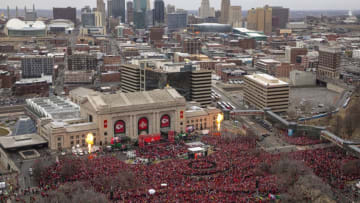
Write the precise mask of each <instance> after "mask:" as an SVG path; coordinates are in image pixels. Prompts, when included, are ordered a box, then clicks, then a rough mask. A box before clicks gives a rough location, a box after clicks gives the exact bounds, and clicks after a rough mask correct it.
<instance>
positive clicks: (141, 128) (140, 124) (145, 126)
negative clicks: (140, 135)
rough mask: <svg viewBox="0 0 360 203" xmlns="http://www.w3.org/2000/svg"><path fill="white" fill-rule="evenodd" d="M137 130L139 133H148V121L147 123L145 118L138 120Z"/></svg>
mask: <svg viewBox="0 0 360 203" xmlns="http://www.w3.org/2000/svg"><path fill="white" fill-rule="evenodd" d="M138 129H139V132H141V131H146V132H148V129H149V121H148V119H147V118H145V117H143V118H140V119H139V122H138Z"/></svg>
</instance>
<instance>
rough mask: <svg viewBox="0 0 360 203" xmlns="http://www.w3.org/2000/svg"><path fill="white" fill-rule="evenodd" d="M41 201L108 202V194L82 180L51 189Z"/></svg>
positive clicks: (40, 202) (58, 202)
mask: <svg viewBox="0 0 360 203" xmlns="http://www.w3.org/2000/svg"><path fill="white" fill-rule="evenodd" d="M37 202H39V203H48V202H52V203H67V202H77V203H103V202H108V200H107V198H106V196H105V195H104V194H101V193H97V192H95V191H94V189H93V188H92V187H91V186H90V185H86V187H85V185H84V183H81V182H74V183H66V184H64V185H62V186H61V187H60V188H59V189H57V190H55V191H50V192H49V193H48V196H46V197H43V198H40V199H39V200H38V201H37Z"/></svg>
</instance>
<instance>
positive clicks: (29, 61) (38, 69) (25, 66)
mask: <svg viewBox="0 0 360 203" xmlns="http://www.w3.org/2000/svg"><path fill="white" fill-rule="evenodd" d="M53 70H54V58H52V57H49V56H40V55H36V56H23V57H22V58H21V71H22V77H23V78H37V77H41V75H52V73H53Z"/></svg>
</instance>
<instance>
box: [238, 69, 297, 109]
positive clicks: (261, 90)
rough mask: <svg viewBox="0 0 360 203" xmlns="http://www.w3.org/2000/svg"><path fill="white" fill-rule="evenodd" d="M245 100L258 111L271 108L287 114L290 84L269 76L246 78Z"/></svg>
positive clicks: (261, 75) (256, 75) (250, 76)
mask: <svg viewBox="0 0 360 203" xmlns="http://www.w3.org/2000/svg"><path fill="white" fill-rule="evenodd" d="M244 82H245V88H244V100H245V102H246V103H248V104H250V105H251V106H254V107H256V108H258V109H264V108H271V110H272V111H273V112H275V113H286V112H287V111H288V108H289V89H290V88H289V84H288V83H286V82H283V81H281V80H279V79H277V78H275V77H273V76H270V75H267V74H254V75H246V76H244Z"/></svg>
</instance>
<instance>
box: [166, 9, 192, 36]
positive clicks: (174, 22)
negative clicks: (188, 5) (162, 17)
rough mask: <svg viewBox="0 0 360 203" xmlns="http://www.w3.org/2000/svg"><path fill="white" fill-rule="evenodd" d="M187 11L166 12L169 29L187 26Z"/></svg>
mask: <svg viewBox="0 0 360 203" xmlns="http://www.w3.org/2000/svg"><path fill="white" fill-rule="evenodd" d="M187 16H188V14H187V12H186V11H185V12H179V13H178V12H176V13H174V12H173V13H168V14H167V25H168V29H169V30H170V31H174V30H178V29H183V28H186V27H187Z"/></svg>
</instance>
